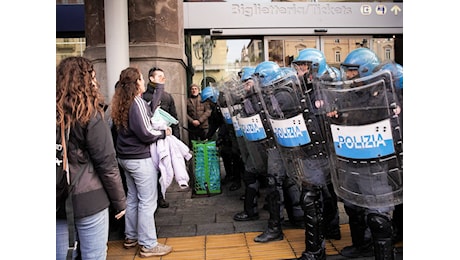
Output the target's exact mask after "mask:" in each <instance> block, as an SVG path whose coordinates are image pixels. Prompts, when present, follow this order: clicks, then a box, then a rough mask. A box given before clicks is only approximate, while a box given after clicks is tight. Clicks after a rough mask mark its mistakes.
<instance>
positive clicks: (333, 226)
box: [322, 184, 342, 240]
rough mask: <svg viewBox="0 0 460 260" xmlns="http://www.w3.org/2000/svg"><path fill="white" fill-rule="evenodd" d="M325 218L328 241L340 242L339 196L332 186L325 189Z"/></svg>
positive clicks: (325, 234)
mask: <svg viewBox="0 0 460 260" xmlns="http://www.w3.org/2000/svg"><path fill="white" fill-rule="evenodd" d="M322 193H323V216H324V237H325V238H326V239H335V240H340V239H341V238H342V235H341V233H340V220H339V208H338V206H337V195H336V194H335V192H334V187H333V186H332V184H328V185H327V186H325V187H323V189H322Z"/></svg>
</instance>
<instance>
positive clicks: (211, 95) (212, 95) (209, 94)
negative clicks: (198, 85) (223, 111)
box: [200, 86, 219, 104]
mask: <svg viewBox="0 0 460 260" xmlns="http://www.w3.org/2000/svg"><path fill="white" fill-rule="evenodd" d="M200 95H201V102H205V101H206V100H207V99H209V100H211V102H212V103H214V104H215V103H217V99H218V98H219V90H217V88H215V87H211V86H207V87H205V88H204V89H203V90H202V91H201V93H200Z"/></svg>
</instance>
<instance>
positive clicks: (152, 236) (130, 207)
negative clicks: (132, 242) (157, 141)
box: [118, 158, 158, 248]
mask: <svg viewBox="0 0 460 260" xmlns="http://www.w3.org/2000/svg"><path fill="white" fill-rule="evenodd" d="M118 162H119V163H120V165H121V167H123V169H124V170H125V176H126V184H127V186H128V194H127V198H126V201H127V207H126V215H125V236H126V238H129V239H137V240H138V242H139V245H141V246H144V247H146V248H152V247H155V246H156V245H157V244H158V242H157V231H156V227H155V218H154V213H155V210H156V209H157V198H158V187H157V182H158V170H157V169H156V168H155V166H154V164H153V160H152V159H151V158H147V159H128V160H125V159H118Z"/></svg>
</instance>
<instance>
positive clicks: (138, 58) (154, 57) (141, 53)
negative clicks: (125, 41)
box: [84, 0, 188, 142]
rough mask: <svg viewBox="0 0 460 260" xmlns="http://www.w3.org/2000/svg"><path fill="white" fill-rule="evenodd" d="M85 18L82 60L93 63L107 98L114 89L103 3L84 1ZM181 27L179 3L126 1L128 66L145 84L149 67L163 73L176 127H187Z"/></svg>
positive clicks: (185, 138) (177, 0)
mask: <svg viewBox="0 0 460 260" xmlns="http://www.w3.org/2000/svg"><path fill="white" fill-rule="evenodd" d="M85 16H86V21H85V22H86V25H85V34H86V35H85V36H86V43H87V47H86V50H85V54H84V56H85V57H87V58H89V59H90V60H92V61H93V62H94V64H95V69H96V72H97V75H98V76H97V78H98V80H99V82H100V83H101V88H102V90H103V93H105V95H106V98H108V94H109V93H111V91H108V88H114V86H107V71H106V70H107V66H106V62H107V59H106V54H105V52H106V51H105V28H104V27H105V19H104V1H102V0H98V1H88V0H86V1H85ZM183 24H184V21H183V1H182V0H128V27H129V58H130V66H136V67H138V68H140V70H141V71H142V73H143V74H144V78H145V80H146V81H148V79H147V77H148V71H149V69H150V68H151V67H153V66H156V67H160V68H162V69H163V70H164V71H165V75H166V91H168V92H169V93H171V94H172V95H173V97H174V101H175V103H176V109H177V113H178V117H179V121H180V123H179V124H181V126H185V127H186V126H187V117H186V115H187V112H186V110H187V108H186V98H187V77H186V67H187V58H186V55H185V47H184V25H183ZM108 26H110V25H108ZM120 72H121V70H120ZM118 73H119V72H118ZM112 93H113V92H112ZM181 139H182V140H183V141H187V142H188V133H187V132H186V131H184V130H183V129H182V127H181Z"/></svg>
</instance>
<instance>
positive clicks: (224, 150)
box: [200, 86, 244, 191]
mask: <svg viewBox="0 0 460 260" xmlns="http://www.w3.org/2000/svg"><path fill="white" fill-rule="evenodd" d="M200 95H201V102H210V107H211V116H210V117H209V118H208V121H209V130H208V133H207V135H206V139H211V138H213V136H214V135H215V134H216V132H217V137H216V146H217V148H218V151H219V155H220V157H222V161H223V164H224V168H225V174H226V175H225V179H226V180H227V181H226V182H224V181H222V184H226V183H228V182H229V183H230V187H229V190H230V191H235V190H238V189H239V188H240V187H241V175H242V173H243V170H244V163H243V160H242V158H241V153H240V150H239V147H238V144H237V141H236V136H235V131H234V129H233V125H232V124H228V123H227V122H226V121H225V120H224V117H223V115H222V112H221V107H220V105H219V104H220V102H218V101H219V100H222V95H221V94H220V92H219V90H218V89H217V87H213V86H207V87H205V88H204V89H203V90H202V91H201V94H200Z"/></svg>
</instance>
